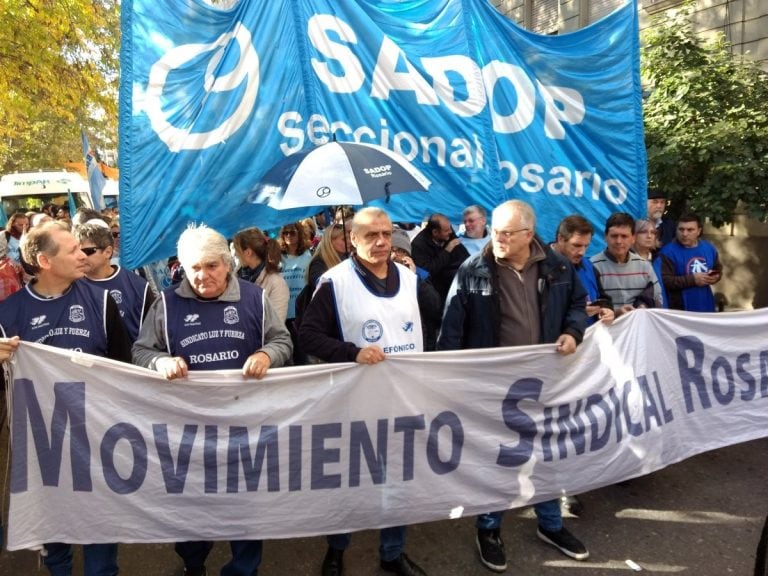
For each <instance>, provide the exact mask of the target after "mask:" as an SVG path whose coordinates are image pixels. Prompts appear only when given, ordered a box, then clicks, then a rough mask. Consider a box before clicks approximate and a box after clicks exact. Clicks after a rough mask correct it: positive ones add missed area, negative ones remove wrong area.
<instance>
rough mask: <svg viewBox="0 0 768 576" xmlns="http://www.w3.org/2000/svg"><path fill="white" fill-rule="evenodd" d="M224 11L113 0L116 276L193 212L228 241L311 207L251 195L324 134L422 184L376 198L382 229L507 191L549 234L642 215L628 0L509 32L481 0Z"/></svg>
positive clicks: (167, 242)
mask: <svg viewBox="0 0 768 576" xmlns="http://www.w3.org/2000/svg"><path fill="white" fill-rule="evenodd" d="M228 6H229V7H227V8H223V7H219V6H216V5H215V4H214V5H211V4H210V3H205V2H199V1H197V0H178V1H176V2H172V3H168V2H156V1H154V0H128V1H126V2H124V3H123V5H122V14H123V21H122V27H123V28H122V31H123V37H122V38H123V40H122V41H123V49H122V50H121V70H122V73H121V89H120V161H121V166H120V169H121V186H122V187H121V204H120V207H121V228H122V238H121V240H122V244H121V259H122V260H123V261H124V263H125V264H126V265H127V266H128V267H129V268H133V267H136V266H139V265H141V264H143V263H146V262H150V261H154V260H159V259H161V258H164V257H167V256H168V255H171V254H173V253H174V251H175V243H176V240H177V239H178V236H179V234H180V233H181V231H182V230H183V229H184V227H185V226H186V225H187V223H188V222H190V221H196V222H205V223H206V224H208V225H209V226H212V227H213V228H216V229H217V230H219V231H221V232H222V233H224V234H225V235H228V236H231V235H233V234H234V233H235V232H237V231H238V230H240V229H242V228H245V227H248V226H259V227H261V228H264V229H270V228H273V227H275V226H278V225H280V224H283V223H285V222H289V221H294V220H297V219H299V218H301V217H304V216H307V215H309V214H310V213H312V212H316V211H317V209H316V208H315V209H292V210H285V211H277V210H274V209H272V208H270V207H268V206H266V205H255V204H251V203H249V202H248V201H247V199H248V197H249V195H250V193H251V192H252V191H253V190H254V189H255V188H256V187H257V185H258V183H259V181H260V179H261V178H262V177H263V176H264V175H265V174H266V173H267V171H268V170H269V169H270V168H271V167H272V166H273V165H274V164H275V163H277V162H278V161H279V160H280V159H282V158H284V157H285V156H287V155H289V154H292V153H295V152H298V151H301V150H306V149H308V148H311V147H313V146H317V145H320V144H323V143H326V142H329V141H332V140H333V139H334V138H335V139H336V140H338V141H358V142H366V143H373V144H378V145H380V146H384V147H386V148H389V149H391V150H393V151H395V152H397V153H399V154H401V155H402V156H404V157H405V158H407V159H408V160H410V161H411V162H412V163H413V164H414V165H415V166H416V167H417V168H418V169H419V170H421V171H422V172H423V173H424V175H425V176H426V177H427V178H428V179H429V180H431V181H432V186H431V187H430V189H429V192H428V193H426V194H399V195H395V196H393V197H392V199H391V201H390V202H389V203H388V204H386V205H383V204H381V201H376V202H374V204H380V205H382V206H383V207H385V208H386V210H387V211H388V212H389V213H390V215H391V216H392V218H393V220H395V221H398V220H401V221H411V222H420V221H422V220H423V219H424V217H425V216H427V215H429V214H431V213H433V212H443V213H445V214H446V215H447V216H448V217H449V218H450V219H451V220H453V221H454V222H458V221H460V219H461V212H462V209H463V208H464V207H466V206H468V205H470V204H480V205H482V206H484V207H485V208H486V209H489V210H490V209H492V208H494V207H495V206H497V205H498V204H500V203H501V202H503V201H505V200H508V199H511V198H519V199H522V200H525V201H527V202H529V203H531V204H532V205H533V207H534V209H535V211H536V214H537V216H538V225H537V231H538V233H539V234H540V235H541V236H543V237H544V238H545V239H546V240H553V239H554V235H555V231H556V228H557V225H558V223H559V221H560V220H561V219H562V218H563V217H564V216H567V215H569V214H572V213H579V214H583V215H584V216H586V217H587V218H588V219H590V220H591V221H592V222H593V224H595V227H596V229H598V230H601V229H602V227H603V222H604V221H605V219H606V218H607V217H608V215H610V214H611V213H612V212H616V211H624V212H629V213H631V214H633V215H635V216H640V215H642V214H644V212H645V200H646V156H645V146H644V142H643V125H642V112H641V89H640V74H639V48H638V44H639V42H638V22H637V6H636V4H635V2H633V1H630V2H628V3H627V4H626V5H625V6H624V7H622V8H620V9H619V10H617V11H616V12H614V13H613V14H611V15H609V16H608V17H606V18H604V19H603V20H601V21H600V22H597V23H595V24H592V25H591V26H589V27H587V28H583V29H581V30H578V31H576V32H572V33H569V34H563V35H559V36H541V35H538V34H535V33H532V32H530V31H527V30H524V29H522V28H520V27H519V26H517V25H516V24H515V23H514V22H512V21H510V20H508V19H507V18H505V17H504V16H502V15H501V14H500V13H499V12H498V11H496V9H495V8H494V7H493V6H492V5H491V3H489V2H488V1H487V0H433V1H431V2H380V1H378V0H345V1H344V2H338V1H335V0H304V1H302V2H263V1H261V0H240V1H239V2H234V3H229V4H228ZM275 39H279V41H276V40H275ZM324 176H325V175H324V174H318V180H319V181H320V179H321V178H322V177H324ZM594 244H595V248H599V247H600V246H601V245H602V238H600V237H599V236H598V237H596V241H595V243H594Z"/></svg>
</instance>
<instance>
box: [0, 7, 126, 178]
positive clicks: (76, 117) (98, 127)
mask: <svg viewBox="0 0 768 576" xmlns="http://www.w3.org/2000/svg"><path fill="white" fill-rule="evenodd" d="M119 43H120V11H119V6H118V4H117V2H116V1H114V0H0V173H6V172H9V171H12V170H20V169H36V168H54V167H61V166H62V165H63V163H64V162H66V161H69V160H74V161H78V160H81V159H82V147H81V145H80V126H81V125H82V126H84V127H85V128H86V130H87V131H88V134H89V138H90V140H91V142H90V143H91V146H98V147H115V144H116V142H115V141H116V136H117V84H118V65H119V63H118V54H119Z"/></svg>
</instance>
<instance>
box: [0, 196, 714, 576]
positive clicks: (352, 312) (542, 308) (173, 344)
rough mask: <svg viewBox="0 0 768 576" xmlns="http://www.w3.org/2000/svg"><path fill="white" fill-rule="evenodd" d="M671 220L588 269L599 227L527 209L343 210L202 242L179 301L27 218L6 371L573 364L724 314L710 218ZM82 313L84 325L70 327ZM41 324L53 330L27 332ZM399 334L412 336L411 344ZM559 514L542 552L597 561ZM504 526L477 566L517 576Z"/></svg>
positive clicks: (383, 554)
mask: <svg viewBox="0 0 768 576" xmlns="http://www.w3.org/2000/svg"><path fill="white" fill-rule="evenodd" d="M659 206H660V207H661V208H659ZM665 206H666V201H664V199H663V198H662V199H661V202H660V199H659V198H655V197H653V198H650V199H649V202H648V215H647V217H646V218H642V219H639V220H635V219H634V218H633V217H632V216H630V215H629V214H626V213H615V214H612V215H611V216H610V217H609V218H608V219H607V220H606V222H605V223H604V234H605V244H606V246H605V249H604V250H603V251H601V252H599V253H597V254H595V255H594V256H592V257H591V258H587V257H586V254H587V252H588V249H589V245H590V243H591V240H592V238H593V235H594V225H593V224H592V223H590V222H589V221H588V220H587V219H586V218H584V217H582V216H580V215H571V216H568V217H567V218H565V219H563V220H562V222H561V223H560V225H559V227H558V230H557V233H556V237H555V238H553V239H552V241H551V242H547V241H546V240H544V239H542V238H541V237H540V236H538V235H537V234H536V215H535V213H534V211H533V209H532V208H531V206H530V205H528V204H526V203H525V202H522V201H518V200H511V201H507V202H504V203H502V204H501V205H499V206H497V207H494V209H493V211H492V213H491V218H490V222H489V221H488V212H487V211H486V209H485V208H484V207H481V206H468V207H467V208H466V209H465V210H464V211H463V213H462V215H461V219H462V225H461V226H460V227H459V230H458V233H457V231H456V230H455V229H454V226H453V225H452V222H451V218H450V217H449V216H447V215H444V214H432V215H430V216H429V217H427V218H426V219H425V221H424V222H423V223H420V224H419V225H415V224H409V223H393V222H392V220H391V219H390V216H389V215H388V214H387V212H386V211H384V210H382V209H379V208H371V207H369V208H363V209H361V210H359V211H358V212H357V213H353V212H352V211H351V210H350V209H349V208H346V207H340V208H339V209H337V210H336V212H333V213H329V214H328V215H322V216H320V215H318V217H316V218H310V219H307V220H305V221H300V222H294V223H290V224H286V225H284V226H282V227H281V228H280V229H279V230H277V231H276V232H275V236H274V237H272V236H271V235H270V234H268V233H267V232H265V231H262V230H261V229H259V228H255V227H254V228H248V229H245V230H241V231H239V232H237V233H236V234H235V235H234V236H233V237H232V238H231V239H227V238H225V237H224V236H223V235H222V234H221V233H219V232H218V231H216V230H213V229H211V228H208V227H206V226H205V225H191V226H190V227H189V228H188V229H186V230H185V231H184V232H183V233H182V234H181V236H180V237H179V239H178V244H177V254H176V255H175V257H174V258H173V259H172V260H169V262H164V263H162V266H164V267H165V268H166V271H167V272H168V276H169V277H172V278H173V283H172V285H170V286H169V287H162V286H158V282H157V281H156V280H154V279H153V274H152V273H151V271H150V270H149V269H148V268H145V269H142V270H138V271H128V270H125V269H124V268H122V267H121V266H120V263H119V239H120V229H119V218H118V217H117V215H116V214H109V215H105V214H101V213H98V212H95V211H93V210H88V209H82V210H79V211H78V212H77V213H76V214H75V215H74V216H73V218H72V221H71V222H69V221H68V220H67V219H65V218H58V217H56V216H52V215H51V214H50V213H40V214H38V213H32V214H21V213H19V214H14V215H12V216H11V217H10V218H9V220H8V226H7V228H6V233H5V235H0V272H2V283H0V286H1V287H2V288H1V289H2V294H0V300H2V304H0V330H2V338H0V360H2V361H5V360H8V359H9V358H10V357H11V355H12V354H13V352H14V350H16V349H17V347H18V344H19V341H20V340H24V341H31V342H41V343H44V344H48V345H50V346H55V347H60V348H66V349H77V350H81V351H83V352H87V353H91V354H96V355H99V356H105V357H108V358H112V359H115V360H119V361H123V362H132V363H134V364H137V365H139V366H143V367H146V368H149V369H152V370H155V371H157V372H159V373H160V374H162V375H163V376H164V377H165V378H168V379H178V378H184V377H186V376H187V375H188V373H189V372H190V371H196V370H218V369H237V370H240V371H242V373H243V375H244V376H246V377H253V378H256V379H261V378H263V377H264V376H265V375H266V374H267V373H268V371H269V370H270V369H272V368H275V367H279V366H285V365H291V364H294V365H301V364H308V363H319V362H357V363H362V364H376V363H378V362H382V361H384V360H385V359H386V357H387V354H385V352H384V350H385V349H386V350H388V351H391V352H390V353H392V354H396V353H399V351H407V352H423V351H431V350H459V349H470V348H494V347H506V346H525V345H531V344H543V343H551V344H552V345H553V346H554V347H555V348H556V350H557V352H559V353H560V354H562V355H568V354H572V353H573V352H575V350H576V348H577V346H578V345H579V344H580V342H581V341H582V339H583V337H584V333H585V330H586V328H587V327H588V325H589V324H591V323H595V322H604V323H606V324H610V323H611V322H613V321H614V319H615V318H616V317H619V316H622V315H625V314H630V313H631V312H632V311H633V310H636V309H638V308H658V307H670V308H677V309H681V310H689V311H700V312H713V311H715V299H714V296H713V293H712V285H713V284H715V283H716V282H718V281H719V280H720V278H721V277H722V265H721V263H720V260H719V257H718V253H717V250H716V249H715V248H714V246H712V245H711V244H710V243H709V242H707V241H705V240H703V239H702V238H701V233H702V222H701V220H700V219H699V218H698V216H697V215H696V214H690V213H689V214H683V215H682V216H681V217H680V218H679V219H678V220H677V223H676V224H670V223H669V222H667V221H666V220H665V219H664V216H663V215H664V210H663V208H664V207H665ZM456 220H457V221H458V218H456ZM669 230H673V232H674V237H672V236H670V234H669ZM72 309H77V310H78V311H79V312H78V316H77V317H75V316H73V314H71V313H66V311H71V310H72ZM41 316H42V317H44V318H46V319H47V321H46V322H44V323H43V322H40V323H32V322H30V321H29V319H30V318H33V317H41ZM191 317H194V318H195V323H194V326H193V325H191V324H190V322H189V321H188V319H189V318H191ZM372 320H375V322H372ZM51 323H56V324H57V325H56V326H55V327H62V328H63V327H66V326H68V325H73V326H74V325H75V324H77V325H78V326H80V327H82V326H83V325H87V326H88V327H89V328H90V329H89V334H90V336H89V337H88V338H84V337H82V336H78V334H83V332H82V331H78V330H58V331H52V330H51V328H52V327H53V326H52V325H51ZM225 324H226V326H225ZM403 325H409V326H413V328H414V329H413V330H410V331H403V330H401V329H398V327H400V326H403ZM200 326H203V327H204V328H205V330H216V329H217V328H220V329H221V330H219V333H220V334H222V337H221V338H219V339H218V340H215V341H212V340H210V339H208V340H205V341H204V342H203V341H200V340H198V339H196V338H193V337H190V336H192V335H193V333H195V332H198V331H199V330H200V329H201V328H200ZM233 326H237V327H238V328H239V330H237V331H236V330H232V327H233ZM371 326H375V330H374V329H372V328H371ZM224 328H228V329H227V330H224ZM225 334H230V335H231V337H230V336H224V335H225ZM3 409H4V407H3ZM3 411H4V410H3ZM563 507H565V508H567V509H568V510H570V512H571V513H572V514H574V515H578V514H579V512H580V509H581V504H580V503H579V501H578V499H577V498H575V497H574V496H572V495H571V496H568V497H564V498H563V499H561V500H552V501H548V502H541V503H538V504H536V505H535V506H534V510H535V513H536V516H537V520H538V522H537V524H538V528H537V536H538V538H540V539H541V540H542V541H543V542H545V543H546V544H549V545H551V546H553V547H554V548H556V549H557V550H559V551H560V552H562V553H563V554H565V555H567V556H569V557H571V558H574V559H576V560H583V559H585V558H587V557H588V556H589V552H588V550H587V548H586V546H585V545H584V544H583V543H582V542H581V541H580V540H579V539H578V538H577V537H576V536H574V535H573V534H572V533H571V532H570V531H568V529H566V528H565V527H564V525H563V514H562V510H563ZM502 513H503V512H502V511H489V512H488V513H486V514H482V515H481V516H479V517H478V518H477V524H476V528H477V532H476V545H477V549H478V555H479V559H480V561H481V562H482V564H483V565H484V566H486V567H487V568H489V569H490V570H493V571H496V572H503V571H504V570H506V568H507V557H506V550H505V546H504V542H503V538H502V533H501V521H502ZM350 543H351V535H350V534H335V535H329V536H328V548H327V552H326V555H325V558H324V559H323V560H322V562H321V563H320V569H319V571H320V572H321V574H322V575H323V576H340V575H341V574H343V571H344V562H343V559H344V551H345V549H346V548H347V547H348V546H349V545H350ZM405 543H406V527H405V526H394V527H389V528H385V529H382V530H381V532H380V559H379V561H380V567H381V568H382V569H383V570H385V571H386V572H389V573H393V574H399V575H405V576H418V575H424V574H426V573H427V570H426V569H424V568H422V567H421V566H419V564H418V563H417V562H416V561H414V560H413V559H411V558H410V557H409V556H408V555H406V554H405V552H404V548H405ZM212 545H213V544H212V543H211V542H207V541H195V542H180V543H177V544H176V552H177V553H178V555H179V556H180V557H181V559H182V561H183V563H184V573H185V574H186V575H188V576H200V575H205V574H206V573H207V572H206V565H205V562H206V557H207V556H208V554H209V552H210V550H211V547H212ZM230 546H231V551H232V558H231V560H230V561H229V562H228V563H227V564H226V565H225V566H224V567H223V568H222V570H221V574H222V575H223V576H253V575H254V574H256V573H257V571H258V567H259V564H260V561H261V556H262V543H261V541H232V542H230ZM45 552H46V553H45V555H44V556H43V561H44V563H45V565H46V566H47V567H48V569H49V570H50V573H51V574H52V575H53V576H62V575H69V574H71V572H72V550H71V546H70V545H68V544H66V543H49V544H46V545H45ZM83 556H84V566H85V574H86V575H88V576H92V575H93V576H96V575H98V576H112V575H115V574H117V573H118V564H117V544H92V545H86V546H84V554H83Z"/></svg>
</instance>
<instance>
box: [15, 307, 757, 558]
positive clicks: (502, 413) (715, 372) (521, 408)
mask: <svg viewBox="0 0 768 576" xmlns="http://www.w3.org/2000/svg"><path fill="white" fill-rule="evenodd" d="M766 325H768V310H765V309H763V310H758V311H755V312H740V313H725V314H693V313H684V312H672V311H651V310H637V311H635V312H633V313H632V314H630V315H627V316H625V317H622V318H620V319H619V320H618V321H617V322H616V323H615V324H614V325H613V326H611V327H609V328H605V327H603V326H596V327H593V328H590V330H589V331H588V333H587V337H586V339H585V341H584V342H583V344H581V345H580V346H579V349H578V350H577V352H576V353H575V354H573V355H571V356H566V357H562V356H560V355H559V354H557V353H556V351H555V348H554V345H553V344H552V345H540V346H528V347H519V348H504V349H493V350H466V351H461V352H431V353H424V354H413V355H405V356H400V355H398V356H394V357H390V358H387V359H386V360H385V361H383V362H381V363H379V364H377V365H374V366H367V365H366V366H363V365H357V364H336V365H314V366H307V367H294V368H280V369H275V370H271V371H270V372H269V374H268V375H267V376H266V378H265V379H264V380H262V381H256V380H253V379H251V380H245V379H243V377H242V375H241V374H239V373H238V372H236V371H227V372H200V373H193V374H192V375H190V377H189V379H184V380H177V381H170V382H169V381H166V380H164V379H163V378H161V377H160V376H159V375H158V374H157V373H155V372H151V371H148V370H145V369H142V368H136V367H132V366H129V365H124V364H120V363H117V362H113V361H109V360H104V359H100V358H95V357H92V356H85V355H82V354H77V353H71V352H69V351H64V350H59V349H55V348H49V347H46V346H42V345H38V344H29V343H22V345H21V346H20V348H19V350H18V352H17V353H16V354H15V359H14V360H13V363H12V364H13V372H14V377H13V380H12V385H11V387H10V388H11V392H12V393H11V404H12V415H11V447H12V465H11V501H10V514H9V518H10V522H9V527H8V528H9V533H8V547H9V549H11V550H16V549H20V548H27V547H32V546H36V545H39V544H41V543H44V542H71V543H89V542H90V543H97V542H175V541H183V540H200V539H202V540H229V539H258V538H290V537H299V536H310V535H317V534H334V533H340V532H348V531H355V530H362V529H366V528H377V527H384V526H394V525H404V524H412V523H415V522H425V521H432V520H443V519H450V518H458V517H461V516H466V515H474V514H478V513H482V512H488V511H494V510H502V509H507V508H513V507H519V506H524V505H527V504H530V503H534V502H539V501H543V500H548V499H551V498H555V497H559V496H560V495H562V494H563V493H567V494H578V493H580V492H583V491H587V490H592V489H595V488H599V487H601V486H606V485H609V484H613V483H615V482H619V481H622V480H625V479H628V478H632V477H636V476H640V475H643V474H647V473H650V472H652V471H654V470H658V469H660V468H663V467H665V466H668V465H670V464H673V463H675V462H679V461H680V460H683V459H685V458H688V457H690V456H693V455H695V454H698V453H701V452H704V451H707V450H712V449H714V448H719V447H721V446H727V445H729V444H734V443H737V442H744V441H747V440H752V439H755V438H760V437H763V436H765V435H766V431H768V409H767V408H768V345H767V344H766V339H765V326H766ZM115 518H119V519H120V521H119V522H115V521H114V519H115Z"/></svg>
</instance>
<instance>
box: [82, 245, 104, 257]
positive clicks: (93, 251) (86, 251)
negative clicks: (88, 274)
mask: <svg viewBox="0 0 768 576" xmlns="http://www.w3.org/2000/svg"><path fill="white" fill-rule="evenodd" d="M80 250H82V251H83V253H84V254H85V255H86V256H93V255H94V254H96V252H98V251H99V250H104V248H96V246H90V247H88V248H80Z"/></svg>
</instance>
